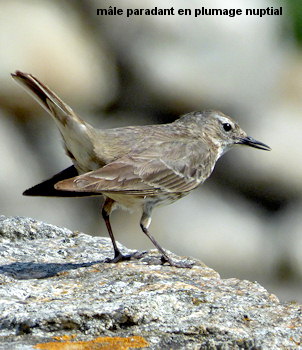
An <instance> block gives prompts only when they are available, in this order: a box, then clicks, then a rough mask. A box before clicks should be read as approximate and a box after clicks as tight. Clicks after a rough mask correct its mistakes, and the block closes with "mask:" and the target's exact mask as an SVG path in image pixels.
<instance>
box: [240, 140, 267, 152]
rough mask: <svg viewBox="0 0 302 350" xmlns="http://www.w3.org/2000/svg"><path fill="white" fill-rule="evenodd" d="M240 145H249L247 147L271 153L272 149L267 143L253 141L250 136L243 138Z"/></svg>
mask: <svg viewBox="0 0 302 350" xmlns="http://www.w3.org/2000/svg"><path fill="white" fill-rule="evenodd" d="M238 144H240V145H247V146H250V147H254V148H258V149H263V150H264V151H270V150H271V148H270V147H269V146H268V145H266V144H265V143H262V142H260V141H257V140H255V139H253V138H252V137H249V136H246V137H243V138H241V139H240V140H239V141H238Z"/></svg>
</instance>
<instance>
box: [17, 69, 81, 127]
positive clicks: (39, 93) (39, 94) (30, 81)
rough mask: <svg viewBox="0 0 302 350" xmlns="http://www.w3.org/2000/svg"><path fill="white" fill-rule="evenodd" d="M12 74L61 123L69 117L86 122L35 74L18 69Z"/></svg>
mask: <svg viewBox="0 0 302 350" xmlns="http://www.w3.org/2000/svg"><path fill="white" fill-rule="evenodd" d="M11 75H12V77H13V79H14V80H15V81H16V82H17V83H18V84H19V85H21V86H22V87H23V88H24V89H25V90H26V91H27V92H28V93H29V94H30V95H31V96H32V97H33V98H34V99H35V100H36V101H37V102H38V103H39V104H40V105H41V106H42V107H43V108H44V109H45V110H46V111H47V112H48V113H49V114H50V115H51V116H52V117H54V118H55V119H57V120H58V121H60V122H61V123H63V124H66V120H67V119H68V118H74V119H75V120H76V121H77V122H80V123H84V122H83V120H82V119H81V118H80V117H79V116H77V115H76V114H75V113H74V111H73V110H72V109H71V108H70V107H69V106H68V105H67V104H66V103H65V102H63V101H62V100H61V99H60V98H59V97H58V96H57V95H56V94H55V93H54V92H53V91H51V90H50V89H49V88H48V87H47V86H46V85H44V84H43V83H41V82H40V81H39V80H38V79H37V78H35V77H34V76H33V75H31V74H28V73H23V72H20V71H18V70H17V71H16V72H15V73H12V74H11Z"/></svg>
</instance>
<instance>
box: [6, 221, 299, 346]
mask: <svg viewBox="0 0 302 350" xmlns="http://www.w3.org/2000/svg"><path fill="white" fill-rule="evenodd" d="M0 235H1V237H0V239H1V249H0V262H1V264H0V315H1V316H0V349H7V348H9V349H33V348H38V349H39V348H40V349H46V348H54V347H51V346H53V344H56V343H61V345H62V348H63V345H64V344H65V343H72V345H73V346H74V347H73V348H76V345H77V344H79V347H78V348H80V345H81V346H82V345H83V344H88V343H89V341H90V342H92V341H99V342H101V343H104V342H106V344H108V342H109V343H110V344H115V346H116V347H115V348H125V349H127V348H129V347H131V344H132V345H133V347H136V348H139V347H140V348H142V347H145V348H150V349H168V348H170V349H171V348H173V349H176V348H186V349H199V348H201V349H279V348H286V349H297V348H299V344H301V330H302V328H301V321H302V316H301V312H302V309H301V306H300V305H298V304H283V303H280V302H279V300H278V298H277V297H276V296H275V295H273V294H269V293H268V292H267V291H266V290H265V289H264V288H263V287H262V286H261V285H259V284H258V283H256V282H249V281H246V280H238V279H235V278H231V279H221V278H220V276H219V274H218V273H217V272H215V271H214V270H212V269H211V268H209V267H207V266H205V265H204V264H203V263H202V262H200V261H197V260H193V259H188V258H184V257H177V256H174V259H185V260H192V261H194V263H195V264H194V266H193V268H192V269H177V268H174V267H170V266H166V265H161V263H160V256H159V254H158V253H157V251H149V252H146V253H145V254H144V255H143V257H142V258H140V259H138V260H130V261H127V262H122V263H118V264H109V263H105V259H106V258H107V257H110V256H111V254H112V250H111V244H110V241H109V239H107V238H101V237H98V238H97V237H91V236H88V235H86V234H84V233H80V232H72V231H70V230H68V229H64V228H59V227H55V226H53V225H49V224H46V223H43V222H39V221H36V220H33V219H29V218H22V217H10V218H8V217H5V216H0ZM121 249H122V251H123V252H124V253H129V252H133V251H130V250H128V249H127V248H125V247H121ZM108 337H109V338H108ZM110 340H111V342H110ZM121 341H122V342H124V343H127V344H128V345H127V346H128V347H127V346H126V345H123V346H124V347H117V345H116V343H118V342H121ZM45 343H49V344H52V345H47V344H45ZM129 344H130V345H129ZM147 344H148V345H147ZM87 348H89V347H87ZM107 348H110V347H107ZM111 348H114V347H113V346H111Z"/></svg>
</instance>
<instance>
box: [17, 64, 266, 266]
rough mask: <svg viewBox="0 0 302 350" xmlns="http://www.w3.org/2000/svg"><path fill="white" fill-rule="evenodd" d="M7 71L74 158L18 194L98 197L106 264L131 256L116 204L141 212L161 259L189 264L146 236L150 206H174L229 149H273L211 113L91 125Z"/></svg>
mask: <svg viewBox="0 0 302 350" xmlns="http://www.w3.org/2000/svg"><path fill="white" fill-rule="evenodd" d="M11 75H12V78H13V79H14V80H15V81H16V82H17V83H19V84H20V85H21V86H22V87H23V88H25V90H26V91H27V92H28V93H29V94H30V95H32V96H33V97H34V98H35V100H36V101H37V102H38V103H39V104H40V105H41V106H42V107H43V108H44V109H45V110H46V111H47V112H48V113H49V114H50V115H51V117H52V118H53V120H54V122H55V123H56V125H57V127H58V129H59V131H60V133H61V136H62V138H63V142H64V148H65V152H66V154H67V156H68V157H69V158H70V159H71V161H72V163H73V165H71V166H70V167H68V168H67V169H65V170H63V171H61V172H60V173H58V174H56V175H54V176H53V177H51V178H50V179H48V180H46V181H43V182H41V183H39V184H37V185H35V186H33V187H31V188H29V189H27V190H26V191H25V192H24V193H23V194H24V195H28V196H50V197H52V196H58V197H83V196H85V197H86V196H103V197H104V202H103V206H102V217H103V219H104V221H105V224H106V227H107V230H108V233H109V237H110V238H111V242H112V246H113V251H114V257H113V258H108V259H106V262H113V263H116V262H119V261H123V260H128V259H130V258H131V257H132V255H131V254H129V255H123V254H122V252H121V251H120V249H119V248H118V246H117V243H116V240H115V237H114V234H113V231H112V227H111V224H110V214H111V213H112V211H113V210H115V209H116V208H122V209H126V210H131V211H133V210H140V211H141V213H142V215H141V219H140V227H141V229H142V231H143V233H144V234H145V235H146V236H147V237H148V238H149V239H150V240H151V242H152V243H153V244H154V246H155V247H156V248H157V250H158V251H159V253H160V254H161V263H162V264H165V263H168V264H169V265H170V266H174V267H191V266H192V264H188V263H186V262H183V261H175V260H174V259H172V258H171V257H170V255H169V254H168V253H167V252H166V250H165V249H164V248H162V247H161V245H160V244H159V243H158V242H157V240H156V239H155V238H154V236H153V235H152V234H151V233H150V230H149V227H150V224H151V215H152V211H153V209H154V208H155V207H159V206H163V205H167V204H170V203H173V202H175V201H177V200H179V199H181V198H182V197H184V196H186V195H188V194H189V193H190V192H191V191H192V190H194V189H196V188H197V187H198V186H200V185H201V184H202V183H203V182H204V181H205V180H206V179H207V178H208V177H209V176H210V175H211V173H212V171H213V169H214V166H215V164H216V162H217V160H218V159H219V158H220V157H221V156H222V155H223V154H224V153H225V152H226V151H228V150H229V149H230V148H232V147H233V146H235V145H245V146H250V147H254V148H257V149H261V150H266V151H269V150H271V148H270V147H269V146H267V145H266V144H264V143H262V142H260V141H257V140H255V139H253V138H252V137H250V136H247V133H246V132H245V131H243V130H242V129H241V127H240V126H239V124H238V123H237V122H235V121H234V120H233V119H232V118H231V117H229V116H227V115H225V114H223V113H222V112H220V111H217V110H204V111H195V112H190V113H187V114H184V115H182V116H180V117H179V118H178V119H176V120H175V121H173V122H171V123H167V124H157V125H143V126H126V127H119V128H112V129H97V128H95V127H93V126H92V125H90V124H89V123H87V122H86V121H84V120H83V119H82V118H80V117H79V116H78V115H77V114H76V113H75V112H74V111H73V110H72V109H71V108H70V107H69V106H68V105H67V104H66V103H65V102H63V101H62V100H61V99H60V98H59V97H58V96H57V95H56V94H55V93H54V92H53V91H52V90H51V89H49V88H48V87H47V86H46V85H45V84H43V83H42V82H41V81H39V80H38V79H37V78H35V77H34V76H33V75H32V74H28V73H23V72H21V71H16V72H15V73H12V74H11Z"/></svg>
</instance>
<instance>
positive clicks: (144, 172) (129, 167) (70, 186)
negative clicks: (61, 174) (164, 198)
mask: <svg viewBox="0 0 302 350" xmlns="http://www.w3.org/2000/svg"><path fill="white" fill-rule="evenodd" d="M215 160H216V157H214V156H213V154H212V152H209V150H208V149H207V148H206V145H205V143H203V142H201V141H196V140H194V141H189V142H185V141H165V142H162V143H160V144H157V145H155V146H154V147H152V148H149V149H145V150H143V151H140V152H133V153H130V154H129V155H127V156H125V157H122V158H120V159H118V160H116V161H114V162H112V163H109V164H107V165H105V166H104V167H102V168H100V169H98V170H95V171H91V172H89V173H86V174H83V175H80V176H76V177H73V178H71V179H67V180H63V181H60V182H58V183H57V184H56V185H55V188H56V189H57V190H62V191H76V192H80V191H83V192H95V193H109V192H114V193H123V194H129V195H154V194H158V193H166V192H186V191H190V190H192V189H193V188H195V187H196V186H198V185H199V184H200V183H201V182H203V181H204V180H205V179H206V178H207V177H208V176H209V175H210V173H211V171H212V169H213V166H214V163H215Z"/></svg>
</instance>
